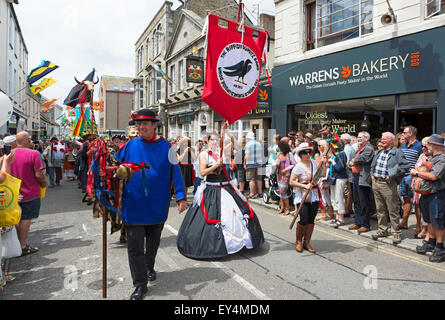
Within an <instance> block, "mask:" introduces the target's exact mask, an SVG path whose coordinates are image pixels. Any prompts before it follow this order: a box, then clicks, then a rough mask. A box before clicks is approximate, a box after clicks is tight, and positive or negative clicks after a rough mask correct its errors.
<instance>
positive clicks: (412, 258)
mask: <svg viewBox="0 0 445 320" xmlns="http://www.w3.org/2000/svg"><path fill="white" fill-rule="evenodd" d="M322 228H323V227H320V226H317V227H316V228H315V230H317V231H320V232H322V233H324V234H328V235H331V236H335V237H337V238H341V239H344V240H347V241H351V242H353V243H356V244H359V245H362V246H366V247H368V248H372V249H375V250H377V251H381V252H383V253H386V254H389V255H392V256H395V257H398V258H401V259H404V260H408V261H411V262H415V263H418V264H421V265H423V266H426V267H429V268H432V269H435V270H438V271H442V272H445V269H444V268H440V267H436V266H434V265H432V264H430V263H427V262H425V261H422V260H420V259H419V258H415V257H412V256H408V255H404V254H402V253H399V252H395V251H392V250H389V249H387V248H384V247H383V244H382V246H379V245H378V244H377V243H375V244H374V243H368V242H364V241H359V240H356V239H353V238H350V237H347V236H344V235H339V234H337V233H335V232H327V231H325V230H321V229H322Z"/></svg>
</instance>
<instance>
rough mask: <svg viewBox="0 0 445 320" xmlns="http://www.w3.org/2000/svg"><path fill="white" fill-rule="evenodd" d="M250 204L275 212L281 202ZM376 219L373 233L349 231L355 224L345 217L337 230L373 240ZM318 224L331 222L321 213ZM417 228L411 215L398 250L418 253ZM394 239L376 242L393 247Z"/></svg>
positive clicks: (414, 218) (261, 201) (290, 217)
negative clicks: (343, 223)
mask: <svg viewBox="0 0 445 320" xmlns="http://www.w3.org/2000/svg"><path fill="white" fill-rule="evenodd" d="M249 202H253V203H255V204H258V205H260V206H263V207H266V208H268V209H271V210H275V211H276V210H278V206H279V202H275V201H272V200H269V203H265V202H264V201H263V199H262V198H256V199H249ZM288 218H289V221H292V218H293V216H292V215H289V216H288ZM376 219H377V218H374V219H373V218H372V217H371V231H369V232H363V233H359V232H357V230H349V229H348V228H349V226H351V225H352V224H353V223H354V218H353V217H345V225H344V226H341V227H339V228H338V229H337V230H343V231H345V232H348V233H352V234H355V235H359V236H361V237H365V238H368V239H372V238H371V236H372V235H373V234H374V233H376V232H377V230H378V224H377V220H376ZM316 223H317V224H322V225H326V226H330V223H329V221H324V220H322V219H320V213H319V214H318V216H317V218H316ZM388 225H390V224H389V223H388ZM415 226H416V216H415V215H414V214H411V215H410V216H409V219H408V229H407V230H402V242H401V243H400V244H398V245H396V246H397V247H398V248H402V249H406V250H410V251H413V252H416V247H417V246H421V245H422V240H421V239H415V238H414V235H415ZM392 239H393V237H392V235H390V236H389V237H386V238H379V239H378V240H376V241H379V242H382V243H385V244H390V245H393V243H392ZM427 255H431V252H428V253H427Z"/></svg>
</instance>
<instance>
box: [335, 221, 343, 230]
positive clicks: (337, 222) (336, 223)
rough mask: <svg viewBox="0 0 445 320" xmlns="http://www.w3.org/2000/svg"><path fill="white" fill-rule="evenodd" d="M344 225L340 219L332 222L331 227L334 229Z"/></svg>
mask: <svg viewBox="0 0 445 320" xmlns="http://www.w3.org/2000/svg"><path fill="white" fill-rule="evenodd" d="M344 225H345V223H344V222H341V221H340V220H336V221H335V223H334V224H333V227H334V228H335V229H338V227H343V226H344Z"/></svg>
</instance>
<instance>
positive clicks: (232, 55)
mask: <svg viewBox="0 0 445 320" xmlns="http://www.w3.org/2000/svg"><path fill="white" fill-rule="evenodd" d="M218 20H219V17H218V16H216V15H214V14H210V15H209V22H208V34H207V65H206V74H205V82H204V92H203V95H202V100H203V101H204V102H205V103H207V104H208V105H209V106H210V108H212V109H213V110H214V111H215V112H216V113H218V114H219V115H220V116H221V117H223V118H224V119H225V120H228V121H229V124H232V123H234V122H235V121H237V120H238V119H240V118H242V117H243V116H244V115H246V114H247V113H248V112H249V111H251V110H252V109H254V108H255V107H256V106H257V101H256V100H257V92H258V84H259V80H260V73H261V64H262V61H261V59H262V55H263V51H264V46H265V43H266V39H267V32H266V31H255V32H258V37H257V40H255V39H254V38H253V32H254V30H253V29H252V28H250V27H248V26H245V27H244V28H245V32H244V35H243V34H242V33H240V32H238V31H237V23H236V22H234V21H229V22H228V28H224V27H220V26H219V25H218Z"/></svg>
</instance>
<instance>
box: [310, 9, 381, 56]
mask: <svg viewBox="0 0 445 320" xmlns="http://www.w3.org/2000/svg"><path fill="white" fill-rule="evenodd" d="M329 1H330V3H329ZM341 1H345V0H325V1H323V3H324V2H327V3H325V4H322V3H321V1H320V0H315V1H307V2H305V3H304V9H305V11H304V17H305V22H304V24H305V28H306V35H305V48H306V51H308V50H313V49H316V48H320V47H324V46H326V45H330V44H334V43H338V42H342V41H345V40H348V38H350V39H353V38H360V37H362V36H364V35H366V34H369V33H372V32H374V26H373V19H370V20H369V21H367V17H368V16H367V15H365V14H366V13H368V11H366V12H364V11H363V9H364V8H366V7H367V5H371V6H372V11H369V12H370V13H371V15H372V16H373V15H374V0H352V4H351V5H350V6H348V7H343V8H341V9H338V10H335V11H330V9H331V10H333V9H332V6H333V5H335V4H336V3H338V2H341ZM354 1H358V2H357V3H354ZM313 7H315V15H314V16H313V15H312V11H311V10H313V9H314V8H313ZM324 7H327V9H326V13H324V12H323V11H324V9H323V8H324ZM356 7H358V13H357V14H355V15H354V13H356V11H354V10H356V9H354V8H356ZM350 10H352V15H350V16H347V17H346V18H345V17H342V18H341V19H338V20H332V16H333V15H335V14H338V13H339V12H348V11H350ZM357 17H358V24H357V25H354V20H355V19H356V18H357ZM326 18H328V19H329V24H328V26H329V28H330V29H329V33H327V34H326V35H324V36H322V35H321V34H322V32H323V28H326V26H323V24H322V22H323V20H324V19H326ZM314 19H315V21H314ZM351 19H352V27H349V28H344V29H342V30H339V31H332V26H333V25H334V24H336V23H341V22H342V21H348V20H351ZM366 25H371V27H370V28H369V29H370V30H371V31H369V32H363V27H364V26H366ZM351 32H352V34H354V33H358V34H357V36H354V37H351ZM313 33H314V34H313ZM339 36H340V37H341V38H340V39H339V40H338V41H335V42H333V43H326V44H324V42H326V41H327V40H329V39H334V38H337V37H339Z"/></svg>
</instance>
